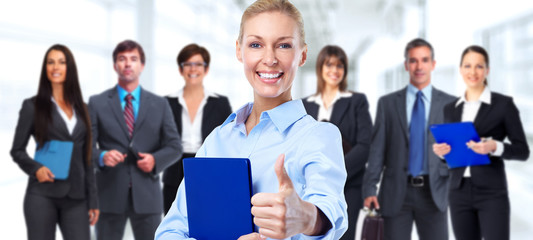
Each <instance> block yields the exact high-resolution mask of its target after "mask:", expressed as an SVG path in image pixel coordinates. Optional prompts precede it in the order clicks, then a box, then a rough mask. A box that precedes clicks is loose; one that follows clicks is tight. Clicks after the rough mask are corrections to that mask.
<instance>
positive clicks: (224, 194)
mask: <svg viewBox="0 0 533 240" xmlns="http://www.w3.org/2000/svg"><path fill="white" fill-rule="evenodd" d="M183 171H184V175H185V177H184V178H185V180H184V181H185V194H186V199H187V215H188V221H189V237H192V238H195V239H197V240H226V239H227V240H235V239H238V238H239V237H240V236H242V235H246V234H249V233H252V232H253V231H254V224H253V220H252V213H251V207H252V205H251V202H250V199H251V197H252V184H251V180H252V175H251V170H250V160H248V159H246V158H185V159H183Z"/></svg>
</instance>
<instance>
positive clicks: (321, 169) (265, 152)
mask: <svg viewBox="0 0 533 240" xmlns="http://www.w3.org/2000/svg"><path fill="white" fill-rule="evenodd" d="M252 107H253V104H252V103H248V104H246V105H244V106H243V107H242V108H240V109H239V110H238V111H237V112H235V113H233V114H231V115H230V116H229V117H228V119H227V120H226V121H225V122H224V123H223V124H222V125H221V126H219V127H217V128H216V129H215V130H213V132H211V134H210V135H209V136H208V137H207V138H206V140H205V142H204V144H203V145H202V147H200V149H199V150H198V152H197V154H196V156H197V157H233V158H249V159H250V163H251V169H252V185H253V186H252V188H253V192H254V193H259V192H269V193H276V192H278V187H279V185H278V179H277V176H276V173H275V172H274V163H275V162H276V159H277V158H278V156H279V155H280V154H282V153H284V154H285V169H286V170H287V173H288V175H289V177H290V178H291V180H292V182H293V185H294V189H295V190H296V191H297V193H298V195H299V196H300V198H302V199H303V200H305V201H308V202H311V203H313V204H314V205H315V206H317V207H318V208H319V209H320V210H321V211H322V212H323V213H324V214H325V215H326V216H327V218H328V219H329V220H330V222H331V225H332V226H333V227H332V228H331V229H330V231H328V232H327V233H326V234H325V235H323V236H313V237H311V236H306V235H303V234H297V235H295V236H293V237H291V238H288V239H291V240H296V239H331V240H333V239H339V238H340V237H341V236H342V235H343V233H344V232H345V231H346V229H347V223H348V218H347V213H346V208H347V207H346V202H345V200H344V193H343V189H344V183H345V182H346V169H345V166H344V156H343V152H342V140H341V134H340V132H339V130H338V128H337V127H335V126H334V125H332V124H330V123H324V122H317V121H316V120H314V119H313V118H312V117H311V116H309V115H307V113H306V111H305V108H304V106H303V104H302V101H301V100H294V101H290V102H286V103H284V104H282V105H280V106H278V107H276V108H274V109H271V110H268V111H265V112H263V113H261V119H260V122H259V123H258V124H257V126H255V127H254V128H253V129H252V130H251V131H250V133H249V134H246V126H245V122H246V119H247V118H248V116H249V115H250V113H251V111H252ZM155 239H158V240H166V239H169V240H170V239H172V240H174V239H191V238H189V230H188V220H187V203H186V198H185V184H184V181H182V183H181V185H180V187H179V189H178V193H177V195H176V200H175V201H174V203H172V206H171V208H170V210H169V212H168V214H167V215H166V216H165V218H164V219H163V221H162V222H161V224H160V225H159V227H158V229H157V231H156V235H155Z"/></svg>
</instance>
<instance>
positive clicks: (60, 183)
mask: <svg viewBox="0 0 533 240" xmlns="http://www.w3.org/2000/svg"><path fill="white" fill-rule="evenodd" d="M90 127H91V124H90V122H89V114H88V112H87V107H86V105H85V103H84V102H83V97H82V95H81V90H80V86H79V81H78V72H77V69H76V63H75V61H74V57H73V55H72V53H71V52H70V50H69V49H68V48H67V47H65V46H63V45H59V44H56V45H53V46H52V47H50V48H49V49H48V51H47V52H46V54H45V56H44V60H43V65H42V70H41V77H40V81H39V88H38V91H37V95H36V96H35V97H32V98H29V99H26V100H24V102H23V103H22V109H21V110H20V115H19V120H18V124H17V128H16V130H15V137H14V140H13V146H12V148H11V156H12V157H13V160H14V161H15V162H16V163H17V164H18V165H19V167H20V168H21V169H22V170H23V171H24V172H25V173H26V174H28V176H29V180H28V186H27V189H26V195H25V197H24V216H25V219H26V227H27V234H28V239H55V232H56V224H58V225H59V228H60V230H61V233H62V235H63V238H64V239H87V240H88V239H90V229H89V224H91V225H94V224H95V223H96V221H97V220H98V215H99V210H98V206H97V205H98V204H97V196H96V185H95V180H94V172H93V168H92V166H91V161H90V159H91V157H90V155H91V147H92V146H91V129H90ZM32 135H33V137H34V139H35V142H36V145H37V146H38V147H37V149H40V148H41V147H42V146H43V145H44V144H45V143H46V142H48V141H50V140H58V141H70V142H73V144H74V145H73V150H72V156H71V159H70V169H69V174H68V177H67V178H66V179H64V180H58V179H54V174H53V173H52V172H51V171H50V169H49V168H48V167H46V166H44V165H42V164H40V163H39V162H37V161H34V159H32V158H31V157H30V156H29V155H28V153H27V151H26V146H27V145H28V140H29V138H30V136H32Z"/></svg>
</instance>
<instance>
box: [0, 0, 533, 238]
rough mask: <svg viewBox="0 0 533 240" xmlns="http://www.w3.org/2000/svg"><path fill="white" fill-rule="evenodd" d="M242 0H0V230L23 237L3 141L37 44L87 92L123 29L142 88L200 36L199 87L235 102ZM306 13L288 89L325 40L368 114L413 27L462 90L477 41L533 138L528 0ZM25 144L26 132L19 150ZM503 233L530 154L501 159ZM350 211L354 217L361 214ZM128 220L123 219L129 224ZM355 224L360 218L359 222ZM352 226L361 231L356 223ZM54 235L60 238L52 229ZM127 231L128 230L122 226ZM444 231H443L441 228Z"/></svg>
mask: <svg viewBox="0 0 533 240" xmlns="http://www.w3.org/2000/svg"><path fill="white" fill-rule="evenodd" d="M251 2H252V1H251V0H197V1H182V0H47V1H40V0H18V1H2V2H1V3H0V56H1V57H0V70H1V72H2V74H1V75H0V156H1V158H2V161H0V192H1V195H2V200H1V202H2V204H0V212H1V213H2V217H1V218H0V226H2V227H1V229H3V230H2V231H1V232H0V238H1V239H24V238H25V231H26V228H25V223H24V217H23V212H22V201H23V196H24V190H25V187H26V179H27V176H26V175H25V174H24V173H23V172H22V171H21V170H20V169H19V168H18V166H17V165H16V164H15V163H14V162H13V161H12V159H11V156H10V155H9V150H10V147H11V143H12V140H13V132H14V128H15V126H16V121H17V119H18V111H19V109H20V107H21V103H22V100H23V99H25V98H28V97H31V96H33V95H34V94H35V93H36V90H37V85H38V78H39V74H40V70H41V64H42V61H43V57H44V53H45V51H46V50H47V49H48V47H50V46H51V45H52V44H54V43H62V44H65V45H67V46H68V47H69V48H70V49H71V50H72V52H73V53H74V56H75V59H76V61H77V65H78V71H79V77H80V80H81V86H82V90H83V94H84V98H85V100H88V98H89V96H91V95H93V94H96V93H100V92H102V91H104V90H105V89H108V88H110V87H111V86H113V85H115V84H116V81H117V78H116V74H115V72H114V70H113V68H112V59H111V52H112V50H113V48H114V47H115V46H116V44H117V43H118V42H120V41H122V40H124V39H133V40H136V41H138V42H140V43H141V45H142V46H143V47H144V49H145V52H146V55H147V62H146V67H145V70H144V72H143V74H142V75H141V84H142V86H143V87H144V88H146V89H148V90H151V91H153V92H155V93H157V94H159V95H162V96H163V95H167V94H170V93H173V92H176V91H178V89H180V88H181V87H182V86H183V80H182V78H181V76H180V75H179V73H178V67H177V65H176V60H175V59H176V55H177V53H178V52H179V50H180V49H181V48H182V47H183V46H185V45H186V44H188V43H192V42H195V43H198V44H200V45H203V46H205V47H207V49H208V50H209V51H210V53H211V58H212V63H211V68H210V71H209V74H208V75H207V77H206V79H205V82H204V83H205V85H206V87H207V89H208V90H210V91H215V92H218V93H220V94H223V95H226V96H229V98H230V101H231V105H232V107H233V109H237V108H238V107H240V106H242V105H243V104H245V103H246V102H248V101H252V98H253V96H252V90H251V88H250V87H249V85H248V83H247V81H246V79H245V77H244V74H243V70H242V65H241V63H240V62H238V61H237V59H236V58H235V40H236V38H237V35H238V30H239V23H240V17H241V14H242V12H243V10H244V9H245V8H246V6H248V5H249V4H250V3H251ZM292 2H293V3H294V4H295V5H296V6H297V7H298V8H299V9H300V11H301V12H302V14H303V16H304V21H305V31H306V38H307V43H308V48H309V54H308V61H307V63H306V64H305V66H304V67H302V68H301V69H300V71H299V73H298V76H297V78H296V80H295V83H294V86H293V97H294V98H300V97H305V96H307V95H310V94H313V93H314V92H315V86H316V79H315V59H316V57H317V54H318V51H319V50H320V49H321V48H322V47H323V46H324V45H326V44H336V45H339V46H341V47H342V48H344V49H345V51H346V52H347V54H348V56H349V62H350V64H349V75H348V79H349V89H350V90H353V91H357V92H363V93H365V94H366V95H367V97H368V99H369V102H370V111H371V114H372V115H374V114H375V108H376V104H377V100H378V98H379V97H380V96H382V95H384V94H387V93H390V92H392V91H395V90H398V89H400V88H402V87H404V86H405V85H406V84H407V83H408V74H407V73H406V72H405V70H404V67H403V51H404V47H405V44H406V43H407V42H408V41H409V40H411V39H413V38H416V37H423V38H425V39H427V40H428V41H429V42H431V43H432V44H433V46H434V48H435V54H436V55H435V57H436V60H437V66H436V69H435V71H434V72H433V78H432V79H433V80H432V81H433V84H434V86H436V87H437V88H440V89H442V90H445V91H447V92H448V93H450V94H453V95H456V96H457V95H459V94H462V93H463V91H464V87H463V86H464V84H463V82H462V79H461V77H460V75H459V71H458V70H459V68H458V65H459V58H460V54H461V52H462V50H463V49H464V48H465V47H467V46H468V45H471V44H478V45H482V46H484V47H485V48H486V49H487V50H488V51H489V54H490V57H491V66H490V67H491V69H490V75H489V86H490V88H491V89H492V90H494V91H498V92H501V93H503V94H506V95H510V96H513V97H514V101H515V103H516V104H517V105H518V108H519V110H520V114H521V119H522V121H523V125H524V127H525V130H526V134H527V136H528V139H529V143H530V147H533V144H532V143H533V96H532V95H531V93H532V92H533V1H522V0H506V1H492V0H489V1H486V0H448V1H439V0H293V1H292ZM33 151H34V145H33V141H31V143H30V146H28V152H30V153H31V154H32V153H33ZM507 173H508V180H509V187H510V188H509V190H510V198H511V206H512V207H511V208H512V213H511V214H512V219H511V230H512V239H529V238H530V236H531V235H533V220H531V216H532V215H533V207H530V204H529V203H530V202H532V201H533V180H531V178H530V177H529V176H531V175H532V174H533V166H532V164H531V163H529V162H525V163H523V162H514V161H508V162H507ZM361 219H362V218H360V222H361ZM127 228H129V226H128V227H127ZM358 230H360V229H358ZM357 234H358V237H359V232H358V233H357ZM57 239H61V235H60V234H59V233H58V236H57ZM125 239H133V237H132V236H131V232H130V231H129V230H128V233H127V236H126V238H125ZM450 239H453V234H452V233H451V230H450Z"/></svg>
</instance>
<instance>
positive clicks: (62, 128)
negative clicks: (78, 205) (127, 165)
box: [11, 98, 98, 209]
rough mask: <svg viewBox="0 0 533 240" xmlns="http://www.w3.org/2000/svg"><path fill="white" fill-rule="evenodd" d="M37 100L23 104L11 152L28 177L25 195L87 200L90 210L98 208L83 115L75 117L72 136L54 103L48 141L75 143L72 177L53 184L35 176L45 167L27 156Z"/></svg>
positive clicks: (71, 168) (70, 172)
mask: <svg viewBox="0 0 533 240" xmlns="http://www.w3.org/2000/svg"><path fill="white" fill-rule="evenodd" d="M34 101H35V98H29V99H26V100H24V102H23V103H22V108H21V109H20V113H19V120H18V123H17V128H16V130H15V138H14V140H13V146H12V148H11V156H12V157H13V160H14V161H15V162H16V163H17V164H18V165H19V167H20V168H21V169H22V170H23V171H24V172H25V173H26V174H28V176H29V179H28V187H27V190H26V192H27V193H33V194H38V195H41V196H46V197H53V198H62V197H70V198H73V199H87V202H88V207H89V209H97V208H98V199H97V193H96V184H95V180H94V171H93V168H92V167H89V166H87V165H88V161H87V154H86V149H87V148H86V145H85V144H90V143H86V142H85V137H86V134H87V133H88V132H87V129H88V127H87V126H85V123H84V122H83V119H81V117H80V115H76V117H77V119H78V120H77V122H76V126H75V127H74V130H73V132H72V135H70V133H69V132H68V129H67V125H66V124H65V121H64V120H63V119H62V118H61V115H59V112H58V110H57V108H56V107H55V106H53V103H52V122H51V123H50V125H49V127H48V138H49V140H59V141H70V142H73V143H74V147H73V150H72V157H71V160H70V170H69V176H68V178H67V179H66V180H54V182H53V183H39V181H37V178H36V177H35V172H37V170H38V169H39V168H41V167H42V166H43V165H41V164H40V163H39V162H36V161H34V160H33V159H32V158H31V157H30V156H29V155H28V153H27V152H26V146H27V145H28V141H29V139H30V136H31V135H33V134H34V130H35V129H34V125H33V124H34V120H35V117H34V115H35V105H34Z"/></svg>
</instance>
